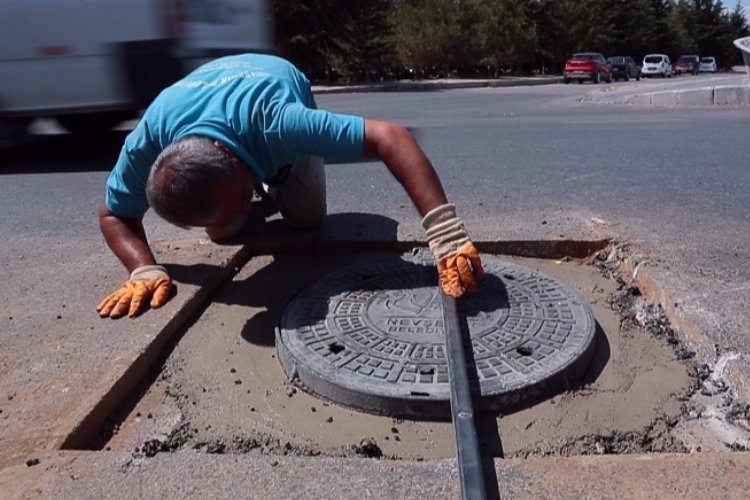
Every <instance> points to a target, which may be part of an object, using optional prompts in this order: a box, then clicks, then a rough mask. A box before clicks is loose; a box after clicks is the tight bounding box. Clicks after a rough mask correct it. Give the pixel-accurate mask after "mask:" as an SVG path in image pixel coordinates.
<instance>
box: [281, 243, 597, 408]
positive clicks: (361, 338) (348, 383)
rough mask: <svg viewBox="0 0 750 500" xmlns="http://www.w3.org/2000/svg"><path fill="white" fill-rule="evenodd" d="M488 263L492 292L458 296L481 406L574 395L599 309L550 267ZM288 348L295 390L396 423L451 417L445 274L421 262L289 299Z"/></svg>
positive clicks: (286, 364)
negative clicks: (441, 286) (571, 389)
mask: <svg viewBox="0 0 750 500" xmlns="http://www.w3.org/2000/svg"><path fill="white" fill-rule="evenodd" d="M483 264H484V269H485V272H486V276H485V277H484V278H483V279H482V281H481V283H480V291H479V292H477V293H476V294H473V295H471V296H467V297H464V298H462V299H460V300H459V301H458V311H459V316H460V318H461V322H462V323H463V325H464V328H466V327H468V331H469V337H470V339H471V348H472V349H471V353H470V354H469V357H468V358H467V359H468V361H469V363H468V364H469V369H470V378H471V379H472V381H473V385H474V387H475V389H476V391H477V392H478V394H477V395H476V397H475V405H476V407H477V409H478V410H480V411H483V410H484V411H503V410H509V409H511V408H514V407H518V406H519V405H521V404H523V403H528V402H530V401H533V400H538V399H539V398H541V397H544V396H548V395H551V394H552V393H554V392H556V391H559V390H560V389H564V388H567V387H568V386H569V384H570V383H571V382H573V381H575V380H576V379H578V378H579V377H580V376H581V375H582V374H583V372H584V371H585V369H586V368H587V367H588V365H589V362H590V361H591V358H592V355H593V351H594V349H593V347H594V342H593V340H594V332H595V322H594V317H593V314H592V312H591V309H590V308H589V306H588V305H587V304H586V303H585V301H584V300H583V299H582V298H581V297H580V296H579V295H578V293H577V292H575V291H574V290H573V289H571V288H570V287H568V286H567V285H565V284H563V283H561V282H559V281H557V280H555V279H553V278H551V277H549V276H547V275H545V274H542V273H540V272H536V271H533V270H531V269H528V268H525V267H521V266H518V265H515V264H511V263H508V262H504V261H501V260H499V259H496V258H492V257H487V256H484V257H483ZM276 347H277V349H278V353H279V360H280V361H281V364H282V367H283V369H284V371H285V372H286V375H287V377H289V379H290V380H292V381H293V383H295V384H297V385H300V386H302V387H303V388H305V389H306V390H308V391H310V392H312V393H314V394H317V395H319V396H322V397H324V398H326V399H329V400H331V401H334V402H337V403H341V404H344V405H347V406H351V407H354V408H357V409H360V410H364V411H368V412H373V413H379V414H386V415H392V416H404V417H428V418H429V417H434V418H445V417H449V416H450V386H449V380H448V365H447V360H446V357H445V332H444V327H443V315H442V308H441V301H440V296H439V295H438V288H437V275H436V272H435V267H434V266H433V265H432V264H431V263H428V262H427V261H425V260H423V259H422V258H420V257H414V258H392V259H386V260H383V261H378V262H375V263H368V264H363V265H357V266H352V267H349V268H345V269H341V270H337V271H336V272H333V273H331V274H329V275H327V276H324V277H323V278H322V279H320V280H318V281H316V282H315V283H313V284H312V285H310V286H308V287H307V288H305V289H304V290H303V291H302V292H300V293H299V294H298V295H297V296H296V297H294V298H293V299H292V300H291V301H290V302H289V304H288V305H287V307H286V309H285V310H284V312H283V314H282V317H281V322H280V325H279V327H278V328H277V331H276ZM472 358H473V359H472Z"/></svg>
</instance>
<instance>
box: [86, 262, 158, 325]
mask: <svg viewBox="0 0 750 500" xmlns="http://www.w3.org/2000/svg"><path fill="white" fill-rule="evenodd" d="M171 288H172V280H171V279H169V275H168V274H167V270H166V269H165V268H164V267H163V266H142V267H139V268H137V269H136V270H134V271H133V272H132V273H130V279H129V280H128V281H126V282H125V284H123V285H122V287H121V288H120V289H119V290H117V291H116V292H113V293H111V294H109V295H108V296H107V297H106V298H105V299H104V300H102V301H101V302H100V303H99V305H98V306H96V310H97V311H99V316H101V317H102V318H104V317H106V316H109V317H110V318H119V317H121V316H124V315H125V313H127V314H128V316H130V317H131V318H132V317H134V316H136V315H138V313H139V312H140V311H141V309H142V308H143V305H144V304H145V303H146V301H147V300H149V299H150V300H151V302H150V304H151V307H153V308H157V307H161V306H163V305H164V304H166V302H167V300H168V299H169V291H170V289H171Z"/></svg>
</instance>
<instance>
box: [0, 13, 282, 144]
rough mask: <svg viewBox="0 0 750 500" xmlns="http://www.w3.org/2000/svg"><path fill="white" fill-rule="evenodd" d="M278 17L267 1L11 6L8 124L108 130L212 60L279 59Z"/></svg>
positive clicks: (0, 49)
mask: <svg viewBox="0 0 750 500" xmlns="http://www.w3.org/2000/svg"><path fill="white" fill-rule="evenodd" d="M269 12H270V11H269V7H268V5H267V0H34V1H33V2H30V1H28V0H2V1H1V2H0V19H2V22H1V23H0V24H2V29H0V75H2V76H1V77H0V120H8V121H9V123H10V121H13V123H16V122H19V123H25V122H28V121H30V120H32V119H33V118H38V117H54V118H57V119H58V121H59V122H60V123H61V124H62V125H63V126H64V127H65V128H67V129H68V130H70V131H72V132H88V131H104V130H108V129H109V128H111V127H113V126H114V125H116V124H117V123H119V122H120V121H122V120H123V119H128V118H130V117H135V116H137V113H138V111H139V110H141V109H144V108H145V107H146V106H147V105H148V104H149V103H150V101H151V100H152V99H153V98H154V97H155V96H156V94H157V93H158V92H159V91H160V90H161V89H162V88H164V87H166V86H167V85H169V84H171V83H172V82H174V81H176V80H178V79H179V78H181V77H182V76H183V75H184V74H185V73H187V72H189V71H190V70H191V69H193V68H195V67H196V66H198V65H199V64H201V63H202V62H205V61H206V60H208V59H212V58H214V57H217V56H220V55H228V54H236V53H239V52H272V51H273V48H274V44H273V37H272V33H271V31H272V30H271V28H272V26H271V22H270V17H269ZM1 129H2V123H0V130H1Z"/></svg>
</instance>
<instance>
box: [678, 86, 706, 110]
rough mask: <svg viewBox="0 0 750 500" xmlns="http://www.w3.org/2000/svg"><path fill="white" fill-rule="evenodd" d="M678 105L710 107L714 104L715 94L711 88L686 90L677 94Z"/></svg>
mask: <svg viewBox="0 0 750 500" xmlns="http://www.w3.org/2000/svg"><path fill="white" fill-rule="evenodd" d="M676 97H677V104H678V105H681V106H710V105H711V104H714V93H713V89H712V88H710V87H707V88H700V89H685V90H682V91H679V92H677V95H676Z"/></svg>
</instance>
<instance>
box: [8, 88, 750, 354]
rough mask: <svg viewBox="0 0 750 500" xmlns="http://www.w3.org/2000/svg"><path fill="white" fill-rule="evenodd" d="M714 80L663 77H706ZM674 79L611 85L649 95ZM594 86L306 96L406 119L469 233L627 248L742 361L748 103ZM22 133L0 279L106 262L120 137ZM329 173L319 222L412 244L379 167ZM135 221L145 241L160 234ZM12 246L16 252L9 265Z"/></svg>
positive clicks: (410, 212) (749, 274)
mask: <svg viewBox="0 0 750 500" xmlns="http://www.w3.org/2000/svg"><path fill="white" fill-rule="evenodd" d="M719 78H721V77H720V76H714V77H712V76H699V77H680V78H679V79H676V80H675V81H679V82H685V84H689V85H696V84H707V82H711V83H710V84H716V83H718V82H717V81H713V80H716V79H719ZM675 81H672V80H653V81H652V80H649V81H647V82H644V81H642V82H632V81H631V82H629V83H624V82H620V83H618V84H616V85H615V87H616V88H617V89H619V90H622V89H625V88H626V86H633V88H634V89H637V88H648V89H649V90H650V91H652V90H653V89H654V88H657V87H659V86H666V85H674V84H675ZM701 82H704V83H701ZM680 84H682V83H680ZM638 86H641V87H638ZM605 88H606V87H605V86H601V85H600V86H594V85H591V84H584V85H562V84H560V85H548V86H539V87H509V88H475V89H462V90H450V91H434V92H408V93H398V92H389V93H350V94H332V95H321V96H319V98H318V104H319V105H320V106H321V107H324V108H328V109H332V110H336V111H341V112H349V113H354V114H363V115H366V116H370V117H373V118H381V119H389V120H395V121H398V122H401V123H403V124H405V125H406V126H408V127H409V128H410V129H411V130H412V131H413V132H414V133H415V135H416V136H417V138H418V140H419V142H420V143H421V145H422V146H423V148H424V149H425V150H426V152H427V153H428V155H429V156H430V158H431V159H432V161H433V163H434V165H435V167H436V169H437V171H438V172H439V174H440V176H441V178H442V180H443V183H444V185H445V188H446V191H447V192H448V194H449V198H450V199H451V201H453V202H455V203H456V204H457V205H458V207H459V213H460V215H462V216H463V217H464V219H465V220H466V223H467V226H468V228H469V231H470V233H471V234H472V236H473V237H474V238H475V239H478V240H495V239H499V240H503V239H516V240H526V239H539V238H558V237H575V238H592V237H597V238H598V237H601V236H611V237H615V238H618V239H622V240H626V241H629V242H634V243H637V244H638V245H640V246H641V247H642V248H643V249H644V251H645V254H646V256H647V257H648V258H649V259H650V262H651V263H652V264H653V266H654V267H656V268H658V270H657V271H656V272H657V274H658V277H659V279H661V280H663V282H664V283H665V284H666V285H667V286H668V287H669V288H670V289H671V290H673V291H674V299H675V301H678V302H679V303H680V305H681V307H682V308H683V309H684V310H685V311H687V312H688V313H689V314H691V315H693V316H696V317H697V318H698V321H699V323H702V326H703V328H704V329H705V330H706V331H708V332H710V333H711V334H712V335H714V336H715V340H716V342H717V344H719V346H720V348H721V350H723V351H724V352H726V351H737V352H740V353H748V352H750V347H749V344H748V340H747V338H746V336H745V334H744V332H746V331H747V326H748V325H749V324H750V321H749V316H748V308H747V304H748V301H747V296H748V287H749V285H748V283H750V270H749V269H748V266H747V262H748V257H750V250H748V249H749V248H750V209H749V208H748V207H750V190H748V185H750V171H749V170H748V168H747V145H746V144H747V130H748V124H749V123H750V115H749V114H748V112H749V110H748V109H747V108H707V107H703V108H702V107H696V108H658V109H656V108H641V107H633V106H624V105H618V104H603V103H601V102H597V103H592V102H582V100H583V98H584V96H585V95H586V93H588V92H602V91H603V90H604V89H605ZM126 128H127V127H126ZM36 130H37V131H38V132H41V134H42V135H37V136H35V137H34V138H32V140H31V141H30V142H29V143H27V144H25V145H23V146H20V147H16V148H9V149H4V150H3V151H2V155H1V156H0V177H2V182H0V199H2V206H3V217H2V218H0V238H2V241H5V242H14V243H13V244H12V245H10V246H8V245H4V247H5V249H4V250H3V252H2V253H3V259H2V260H3V261H4V262H3V265H2V266H0V279H2V280H3V281H4V282H6V283H7V282H12V281H13V279H14V275H17V273H19V272H21V271H22V269H23V267H24V266H49V265H51V264H53V263H52V262H50V259H49V252H48V249H49V248H52V247H53V246H54V245H61V244H62V245H64V246H65V248H67V247H68V246H73V245H75V241H81V242H86V249H87V250H86V251H87V252H94V253H96V252H101V255H94V256H91V257H90V258H92V259H93V258H96V259H98V258H101V259H104V262H106V265H107V266H113V267H116V266H114V264H115V263H114V258H113V257H111V256H110V255H108V253H107V251H106V248H105V247H104V245H103V244H102V243H101V236H100V235H99V232H98V227H97V223H96V216H95V213H96V207H97V206H98V204H99V203H100V200H101V198H102V193H103V184H104V181H105V178H106V175H107V171H108V170H109V168H110V167H111V165H112V164H113V163H114V160H115V158H116V156H117V152H118V150H119V147H120V144H121V142H122V139H123V138H124V132H122V131H121V132H113V133H111V134H108V135H107V136H105V137H99V138H73V137H71V136H69V135H64V134H56V133H54V132H56V130H55V128H54V127H53V126H50V125H49V124H44V123H42V124H40V125H39V126H38V127H37V128H36ZM48 134H49V135H48ZM328 172H329V199H330V202H329V209H330V211H331V212H332V213H348V212H363V213H368V214H380V215H383V216H385V217H388V218H390V219H392V220H393V221H395V222H396V223H397V225H398V234H399V235H400V236H404V237H405V236H410V237H418V238H421V234H422V230H421V228H420V226H419V218H418V217H417V214H416V212H415V210H414V209H413V208H412V206H411V204H410V202H409V200H408V198H407V197H406V195H405V194H404V192H403V191H402V190H401V189H400V188H399V186H398V185H397V184H396V182H395V181H394V180H393V178H391V177H390V175H389V174H388V173H387V170H386V169H385V168H384V167H383V166H382V165H380V164H377V163H360V164H354V165H331V166H329V169H328ZM149 220H150V221H151V222H152V224H153V226H152V227H155V228H156V229H155V230H156V231H157V233H158V232H160V231H161V233H162V234H167V233H168V230H167V229H160V228H164V225H163V223H161V222H159V221H156V220H155V219H154V218H153V217H150V216H149ZM61 242H62V243H61ZM18 248H27V249H28V251H27V252H26V253H25V255H22V256H19V255H18V250H17V249H18ZM6 251H8V252H9V253H8V254H6ZM74 260H75V259H74ZM74 264H75V262H72V263H71V264H70V265H74ZM49 272H50V274H52V273H54V272H55V269H54V268H50V271H49ZM19 304H20V303H19ZM17 306H18V307H20V305H18V304H17ZM12 307H13V306H12V305H11V309H12Z"/></svg>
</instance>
